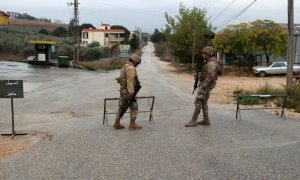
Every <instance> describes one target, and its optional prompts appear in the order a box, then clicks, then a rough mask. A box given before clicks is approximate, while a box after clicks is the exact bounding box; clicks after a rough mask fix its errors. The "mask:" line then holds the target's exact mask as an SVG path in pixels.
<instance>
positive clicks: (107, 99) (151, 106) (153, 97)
mask: <svg viewBox="0 0 300 180" xmlns="http://www.w3.org/2000/svg"><path fill="white" fill-rule="evenodd" d="M136 98H137V100H138V99H148V101H149V99H151V100H152V101H151V103H150V104H149V106H150V107H149V111H147V110H144V111H138V113H147V112H149V113H150V115H149V121H151V120H152V119H153V115H152V112H153V106H154V100H155V96H140V97H136ZM119 99H120V98H105V99H104V112H103V125H104V124H105V120H106V123H107V122H108V120H107V115H108V114H117V113H116V112H107V109H106V104H107V101H119ZM116 109H117V107H116ZM128 109H129V108H128Z"/></svg>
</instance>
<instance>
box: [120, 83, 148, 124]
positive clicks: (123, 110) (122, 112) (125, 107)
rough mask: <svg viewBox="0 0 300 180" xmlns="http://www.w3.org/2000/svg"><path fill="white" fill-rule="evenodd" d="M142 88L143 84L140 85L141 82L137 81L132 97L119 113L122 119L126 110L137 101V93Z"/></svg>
mask: <svg viewBox="0 0 300 180" xmlns="http://www.w3.org/2000/svg"><path fill="white" fill-rule="evenodd" d="M141 88H142V86H141V85H140V82H137V83H136V85H135V87H134V93H133V95H132V96H131V98H130V99H129V100H128V101H127V102H126V104H125V105H124V106H123V107H121V109H122V111H121V112H120V114H119V117H120V119H121V118H122V117H123V115H124V114H125V112H126V111H127V109H128V108H129V107H130V105H131V104H132V102H135V101H136V99H135V97H136V95H137V93H138V92H139V90H140V89H141Z"/></svg>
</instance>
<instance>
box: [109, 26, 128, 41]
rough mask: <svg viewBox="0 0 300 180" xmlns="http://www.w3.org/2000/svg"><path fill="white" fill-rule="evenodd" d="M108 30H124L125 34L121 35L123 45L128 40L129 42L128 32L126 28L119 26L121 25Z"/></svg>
mask: <svg viewBox="0 0 300 180" xmlns="http://www.w3.org/2000/svg"><path fill="white" fill-rule="evenodd" d="M110 28H111V29H122V30H124V31H125V34H121V37H124V42H125V44H127V43H128V40H129V37H130V31H129V30H128V29H127V28H126V27H124V26H121V25H113V26H111V27H110Z"/></svg>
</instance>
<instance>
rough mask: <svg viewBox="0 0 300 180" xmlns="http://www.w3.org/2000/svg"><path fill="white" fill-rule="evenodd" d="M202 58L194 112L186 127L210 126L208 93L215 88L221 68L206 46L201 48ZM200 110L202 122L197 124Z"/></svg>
mask: <svg viewBox="0 0 300 180" xmlns="http://www.w3.org/2000/svg"><path fill="white" fill-rule="evenodd" d="M202 56H203V59H204V65H203V66H202V69H201V73H200V76H199V82H198V92H197V96H196V98H195V110H194V114H193V116H192V120H191V121H190V122H188V123H187V124H186V125H185V126H186V127H194V126H197V125H198V124H199V125H210V121H209V118H208V105H207V101H208V98H209V95H210V91H211V90H212V89H213V88H215V86H216V81H217V78H218V74H219V72H220V70H221V67H220V65H219V64H218V62H217V59H216V58H215V57H214V49H213V48H212V47H210V46H206V47H205V48H203V50H202ZM201 109H202V111H203V120H202V121H200V122H197V118H198V116H199V114H200V112H201Z"/></svg>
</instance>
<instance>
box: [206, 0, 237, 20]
mask: <svg viewBox="0 0 300 180" xmlns="http://www.w3.org/2000/svg"><path fill="white" fill-rule="evenodd" d="M235 1H236V0H232V1H231V2H230V3H229V4H228V5H227V6H226V7H225V9H224V10H223V11H221V12H220V13H219V14H218V15H216V16H215V17H214V18H213V19H212V20H211V22H213V21H214V20H216V19H217V18H218V17H220V16H221V15H222V14H223V13H224V12H225V11H226V10H227V9H228V8H229V7H230V6H231V5H232V4H233V3H234V2H235Z"/></svg>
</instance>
